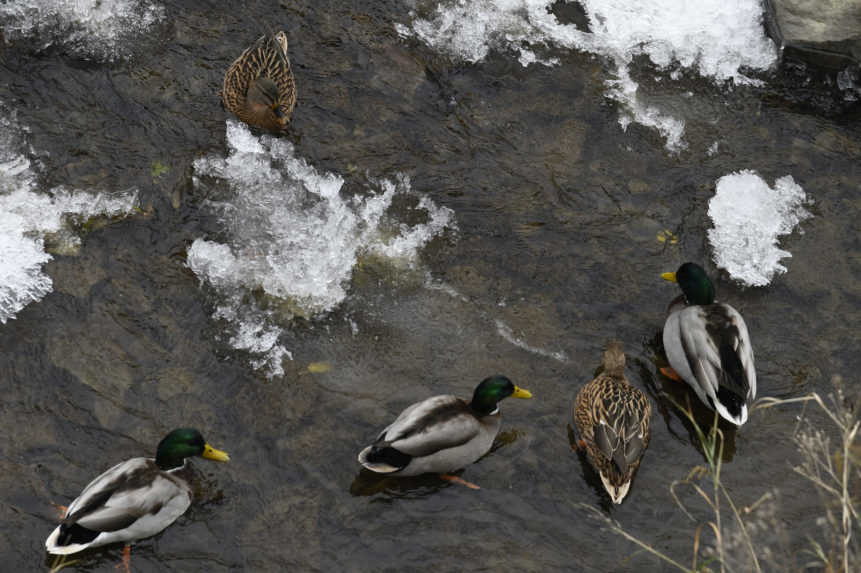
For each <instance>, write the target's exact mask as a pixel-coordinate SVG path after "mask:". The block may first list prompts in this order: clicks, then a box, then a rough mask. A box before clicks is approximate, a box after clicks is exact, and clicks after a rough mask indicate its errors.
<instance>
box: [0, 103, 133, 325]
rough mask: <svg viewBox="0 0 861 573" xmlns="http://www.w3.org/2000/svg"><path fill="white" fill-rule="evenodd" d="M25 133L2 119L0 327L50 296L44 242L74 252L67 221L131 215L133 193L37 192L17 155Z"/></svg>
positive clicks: (76, 240)
mask: <svg viewBox="0 0 861 573" xmlns="http://www.w3.org/2000/svg"><path fill="white" fill-rule="evenodd" d="M23 131H24V130H23V129H22V128H21V127H20V126H18V124H17V123H16V122H15V121H14V120H11V119H8V118H7V117H2V116H0V323H4V324H5V323H6V321H7V320H9V319H10V318H15V315H16V314H17V313H18V311H20V310H21V309H22V308H24V307H25V306H27V305H28V304H30V303H31V302H37V301H39V300H41V299H42V297H44V296H45V295H46V294H48V293H49V292H51V289H52V283H51V278H50V277H49V276H48V275H46V274H45V273H44V272H42V266H43V265H44V264H45V263H47V262H48V261H50V260H51V255H50V254H48V253H47V252H45V238H46V236H51V238H52V239H53V241H54V242H56V243H58V248H59V249H60V250H65V251H68V250H73V249H74V248H75V247H77V246H78V245H80V241H81V240H80V238H79V237H78V236H77V235H74V234H73V233H72V231H71V229H70V228H69V226H68V224H67V223H68V222H69V220H70V219H72V220H75V219H76V220H78V221H80V220H86V219H89V218H91V217H95V216H99V215H103V216H109V217H114V216H118V215H124V214H127V213H129V212H131V211H132V209H134V207H135V206H136V204H137V192H136V191H129V192H125V193H119V194H114V195H107V194H94V193H87V192H82V191H69V190H66V189H63V188H56V189H52V190H51V191H50V192H49V193H40V192H38V191H37V187H36V174H35V172H34V171H33V166H32V165H31V163H30V160H29V159H28V158H27V157H26V156H25V155H23V154H22V153H20V152H19V149H20V148H21V147H22V142H21V134H22V132H23Z"/></svg>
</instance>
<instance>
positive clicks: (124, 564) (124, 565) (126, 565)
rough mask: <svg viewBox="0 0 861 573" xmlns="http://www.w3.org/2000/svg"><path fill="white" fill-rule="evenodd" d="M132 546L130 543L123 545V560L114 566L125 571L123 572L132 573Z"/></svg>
mask: <svg viewBox="0 0 861 573" xmlns="http://www.w3.org/2000/svg"><path fill="white" fill-rule="evenodd" d="M131 565H132V547H131V545H126V546H125V547H123V560H122V561H121V562H120V563H117V564H116V566H115V567H114V568H115V569H117V570H119V571H125V573H132V568H131Z"/></svg>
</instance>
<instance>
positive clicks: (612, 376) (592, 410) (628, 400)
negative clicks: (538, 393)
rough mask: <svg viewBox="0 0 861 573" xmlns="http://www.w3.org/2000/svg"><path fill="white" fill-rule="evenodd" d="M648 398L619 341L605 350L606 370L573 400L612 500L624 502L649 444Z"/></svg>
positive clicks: (582, 439) (576, 419) (586, 443)
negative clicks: (629, 371)
mask: <svg viewBox="0 0 861 573" xmlns="http://www.w3.org/2000/svg"><path fill="white" fill-rule="evenodd" d="M651 414H652V407H651V405H650V404H649V399H648V398H646V395H645V394H643V392H641V391H640V389H639V388H635V387H634V386H631V384H629V383H628V379H627V378H625V353H624V352H622V344H621V343H620V342H616V341H613V342H610V343H609V344H608V345H607V349H606V350H605V351H604V368H603V371H602V372H601V373H600V374H599V375H598V376H597V377H596V378H595V379H594V380H592V381H591V382H589V383H588V384H586V385H585V386H583V388H581V389H580V392H578V393H577V399H576V400H575V401H574V425H575V426H577V433H578V435H579V438H580V446H581V447H583V448H585V450H586V455H587V457H588V458H589V462H590V463H591V464H592V466H593V467H594V468H595V469H596V470H597V471H598V474H599V475H600V476H601V482H602V483H603V484H604V489H606V490H607V493H608V494H610V498H611V499H612V500H613V503H622V500H623V499H625V496H626V495H628V489H629V488H630V487H631V479H632V478H633V477H634V473H635V472H636V471H637V468H638V467H639V466H640V460H642V458H643V454H644V453H645V452H646V448H647V447H648V446H649V419H650V417H651Z"/></svg>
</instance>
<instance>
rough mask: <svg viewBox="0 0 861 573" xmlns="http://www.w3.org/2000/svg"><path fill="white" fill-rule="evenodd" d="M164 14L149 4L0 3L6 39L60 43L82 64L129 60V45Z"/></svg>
mask: <svg viewBox="0 0 861 573" xmlns="http://www.w3.org/2000/svg"><path fill="white" fill-rule="evenodd" d="M164 18H165V11H164V8H163V7H162V6H161V5H160V4H157V3H155V2H150V1H148V0H14V1H12V2H0V27H2V29H3V32H4V33H5V34H6V37H7V39H9V40H14V39H15V38H17V37H25V38H36V39H38V40H39V41H40V42H41V43H42V44H43V47H47V46H50V45H51V44H53V43H59V44H62V45H64V46H66V47H67V48H69V49H70V50H71V51H72V52H73V53H75V54H77V55H78V56H81V57H85V58H95V59H99V60H108V61H111V60H118V59H122V58H125V57H128V56H129V55H131V49H130V48H131V46H133V45H134V43H133V42H132V41H131V40H132V39H133V38H134V36H136V35H141V34H144V33H146V32H147V31H149V29H150V28H151V27H152V26H153V25H154V24H156V23H157V22H159V21H162V20H164Z"/></svg>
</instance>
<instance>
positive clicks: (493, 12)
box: [396, 0, 776, 151]
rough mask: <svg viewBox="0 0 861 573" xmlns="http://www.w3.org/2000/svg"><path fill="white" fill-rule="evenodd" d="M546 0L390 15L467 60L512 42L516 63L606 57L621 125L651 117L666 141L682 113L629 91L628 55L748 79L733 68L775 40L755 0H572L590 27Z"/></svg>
mask: <svg viewBox="0 0 861 573" xmlns="http://www.w3.org/2000/svg"><path fill="white" fill-rule="evenodd" d="M554 3H555V0H446V1H443V2H439V3H437V4H436V8H435V10H433V14H432V15H431V17H430V18H426V19H425V18H421V17H418V16H417V15H416V13H415V12H413V13H412V16H413V21H412V22H411V23H410V24H409V25H408V26H406V25H403V24H397V25H396V30H397V31H398V33H399V34H401V35H402V36H415V37H417V38H419V39H421V40H422V41H424V42H425V43H427V44H428V45H430V46H431V47H433V48H434V49H436V50H439V51H441V52H445V53H449V54H451V55H452V56H453V57H455V58H458V59H461V60H465V61H467V62H478V61H481V60H483V59H484V58H485V57H486V56H487V54H488V53H489V51H490V50H491V49H500V50H509V51H512V52H515V53H516V54H517V55H518V59H519V60H520V62H521V64H523V65H524V66H526V65H528V64H530V63H532V62H541V63H544V64H552V63H555V60H552V59H542V58H539V57H538V56H536V54H535V52H534V50H535V48H539V47H543V48H547V47H557V48H567V49H576V50H583V51H587V52H591V53H594V54H598V55H602V56H605V57H608V58H610V59H611V60H612V61H613V62H614V64H615V66H616V77H615V78H613V79H610V80H608V81H607V85H608V88H609V90H608V96H609V97H611V98H613V99H615V100H617V101H618V102H619V103H621V104H622V107H623V113H622V116H621V117H620V122H621V124H622V126H623V128H624V127H626V126H627V124H628V123H629V122H630V121H636V122H638V123H641V124H643V125H647V126H650V127H653V128H655V129H657V130H658V131H660V132H661V134H662V135H663V136H664V137H665V138H666V140H667V147H668V148H669V149H670V150H673V151H677V150H679V149H681V148H683V147H684V142H683V141H682V134H683V133H684V122H682V121H680V120H678V119H675V118H673V117H670V116H668V115H666V114H664V113H662V112H661V111H660V110H658V109H657V108H655V107H652V106H648V105H646V104H644V103H643V102H642V101H641V99H640V98H638V97H637V90H638V88H639V86H638V84H637V83H636V82H635V81H634V80H633V79H631V76H630V70H629V66H630V65H631V62H632V61H633V59H634V58H635V57H636V56H638V55H640V54H645V55H647V56H648V57H649V58H650V59H651V60H652V62H654V63H655V65H657V66H658V67H660V68H668V67H670V66H672V65H673V64H674V63H676V62H678V64H680V65H681V66H683V67H685V68H693V69H696V70H697V71H698V73H699V74H700V75H702V76H704V77H707V78H711V79H713V80H715V81H718V82H723V81H726V80H732V81H734V82H735V83H742V84H755V83H757V81H756V80H754V79H751V78H750V77H748V76H746V75H745V74H744V72H743V71H742V70H743V69H745V68H749V69H752V70H764V69H767V68H769V67H770V66H771V65H772V64H773V63H774V62H775V60H776V49H775V47H774V45H773V43H772V42H771V41H770V40H769V39H768V38H766V37H765V34H764V32H763V29H762V24H761V18H762V6H761V3H760V1H759V0H644V1H640V2H630V1H629V0H581V1H580V2H579V3H580V4H581V5H582V6H583V8H584V10H585V12H586V15H587V17H588V19H589V27H590V29H591V33H590V32H582V31H580V30H578V29H577V28H576V27H575V26H574V25H570V24H561V23H560V22H559V21H558V20H557V19H556V17H555V16H554V15H553V14H552V13H551V12H550V8H551V6H552V5H553V4H554ZM430 4H433V3H430ZM423 5H426V3H423ZM544 51H546V50H544Z"/></svg>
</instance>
